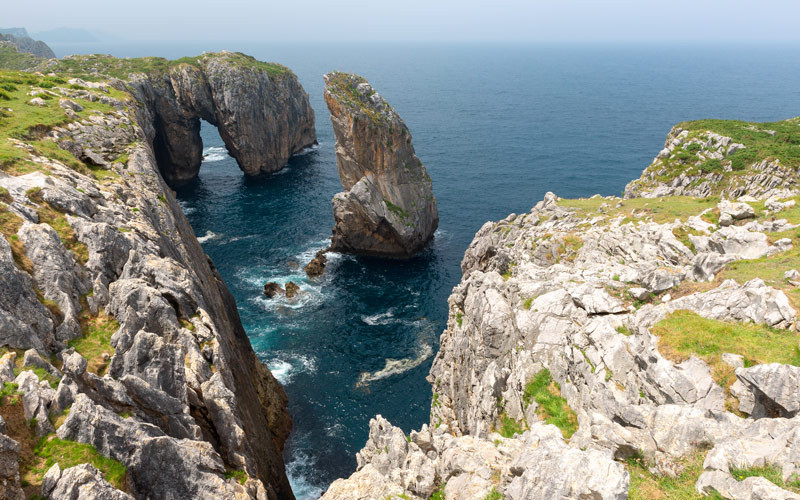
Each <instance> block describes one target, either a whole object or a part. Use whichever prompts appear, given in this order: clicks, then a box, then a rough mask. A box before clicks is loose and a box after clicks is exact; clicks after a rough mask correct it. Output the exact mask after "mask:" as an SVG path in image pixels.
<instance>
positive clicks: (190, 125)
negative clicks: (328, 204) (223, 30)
mask: <svg viewBox="0 0 800 500" xmlns="http://www.w3.org/2000/svg"><path fill="white" fill-rule="evenodd" d="M130 85H131V87H132V89H133V91H134V92H135V93H136V94H138V95H139V96H140V98H141V99H142V100H143V101H145V102H146V103H147V105H148V106H149V107H150V108H151V109H152V112H153V116H154V117H155V120H154V131H155V143H154V144H155V153H156V158H157V161H158V165H159V169H160V170H161V174H162V175H163V177H164V179H165V180H166V181H167V182H168V183H170V184H171V185H179V184H184V183H186V182H188V181H190V180H192V179H194V178H195V177H196V176H197V172H198V171H199V169H200V164H201V162H202V144H203V143H202V140H201V139H200V119H201V118H202V119H204V120H206V121H208V122H209V123H211V124H213V125H215V126H216V127H217V128H218V129H219V133H220V136H221V137H222V140H223V141H224V142H225V146H226V147H227V149H228V152H229V153H230V155H231V156H233V157H234V158H235V159H236V161H237V162H238V163H239V167H240V168H241V169H242V171H244V172H245V173H246V174H248V175H257V174H263V173H271V172H276V171H278V170H280V169H282V168H283V167H284V166H285V165H286V162H287V161H288V160H289V158H290V157H291V156H292V155H294V154H295V153H298V152H300V151H302V150H303V149H304V148H307V147H309V146H311V145H313V144H315V143H316V132H315V129H314V111H313V109H312V108H311V105H310V104H309V101H308V94H306V92H305V91H304V90H303V87H302V86H301V85H300V83H299V82H298V81H297V77H296V76H295V75H294V74H293V73H292V72H291V71H290V70H288V69H287V68H284V67H282V66H280V65H277V64H271V63H261V62H259V61H256V60H255V59H253V58H251V57H249V56H245V55H243V54H240V53H232V52H219V53H214V54H203V55H202V56H198V57H197V58H196V59H195V61H194V62H193V63H191V64H178V65H175V66H172V67H171V68H170V69H169V70H168V71H167V72H166V73H165V74H163V75H145V76H143V77H140V76H137V77H135V78H134V79H133V80H132V81H131V82H130Z"/></svg>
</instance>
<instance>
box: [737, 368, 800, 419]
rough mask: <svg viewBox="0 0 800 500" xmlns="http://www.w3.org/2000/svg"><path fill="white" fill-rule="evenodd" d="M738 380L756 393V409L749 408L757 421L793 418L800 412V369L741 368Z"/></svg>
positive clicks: (754, 400)
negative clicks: (770, 418) (799, 396)
mask: <svg viewBox="0 0 800 500" xmlns="http://www.w3.org/2000/svg"><path fill="white" fill-rule="evenodd" d="M736 378H737V379H738V380H739V382H741V383H742V384H744V386H745V388H746V389H747V390H748V391H750V393H751V394H752V401H753V402H754V406H753V408H752V409H749V408H748V411H747V413H749V414H750V415H751V416H752V417H754V418H763V417H783V418H791V417H794V416H795V415H797V414H798V412H800V399H798V397H797V394H798V391H800V368H798V367H796V366H791V365H781V364H778V363H770V364H767V365H757V366H752V367H750V368H744V367H741V368H738V369H737V370H736Z"/></svg>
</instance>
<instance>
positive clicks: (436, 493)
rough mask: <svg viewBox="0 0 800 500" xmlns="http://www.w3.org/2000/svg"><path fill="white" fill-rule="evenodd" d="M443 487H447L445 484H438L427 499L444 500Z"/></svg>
mask: <svg viewBox="0 0 800 500" xmlns="http://www.w3.org/2000/svg"><path fill="white" fill-rule="evenodd" d="M445 486H447V483H444V484H440V485H439V486H438V487H437V488H436V489H435V490H433V493H431V496H429V497H428V500H445V498H444V488H445Z"/></svg>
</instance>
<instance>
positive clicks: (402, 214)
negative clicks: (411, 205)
mask: <svg viewBox="0 0 800 500" xmlns="http://www.w3.org/2000/svg"><path fill="white" fill-rule="evenodd" d="M383 202H384V203H385V204H386V208H388V209H389V211H390V212H392V213H393V214H394V215H395V216H396V217H399V218H400V219H401V220H406V219H408V212H406V211H405V210H403V207H401V206H398V205H395V204H394V203H392V202H391V201H389V200H383Z"/></svg>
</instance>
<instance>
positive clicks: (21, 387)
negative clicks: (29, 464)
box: [14, 370, 55, 436]
mask: <svg viewBox="0 0 800 500" xmlns="http://www.w3.org/2000/svg"><path fill="white" fill-rule="evenodd" d="M14 382H15V383H16V384H17V386H18V389H17V390H18V391H19V392H21V393H22V408H23V410H24V411H25V419H26V420H31V419H34V418H35V419H36V421H35V422H36V435H38V436H45V435H47V434H50V433H51V432H54V431H55V429H54V428H53V424H51V423H50V420H49V419H48V418H47V416H48V408H49V406H50V402H51V401H52V400H53V397H54V396H55V391H54V390H53V389H52V388H51V387H50V385H49V384H48V383H47V382H46V381H41V382H40V381H39V377H37V376H36V374H35V373H33V372H32V371H29V370H25V371H23V372H21V373H20V374H19V375H18V376H17V378H16V379H15V380H14Z"/></svg>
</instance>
